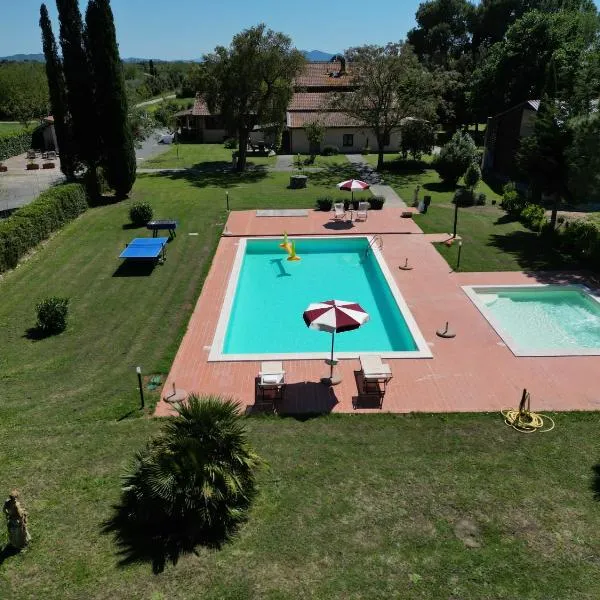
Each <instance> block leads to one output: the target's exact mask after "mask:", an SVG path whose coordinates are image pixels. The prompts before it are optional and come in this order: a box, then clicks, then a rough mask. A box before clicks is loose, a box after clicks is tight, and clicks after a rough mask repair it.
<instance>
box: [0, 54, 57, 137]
mask: <svg viewBox="0 0 600 600" xmlns="http://www.w3.org/2000/svg"><path fill="white" fill-rule="evenodd" d="M47 114H48V85H47V83H46V77H45V74H44V65H42V64H39V63H32V62H14V63H13V62H11V63H0V117H2V118H4V119H6V120H11V121H13V120H14V121H19V122H21V123H23V124H24V125H29V123H30V121H32V120H34V119H39V118H40V117H45V116H47Z"/></svg>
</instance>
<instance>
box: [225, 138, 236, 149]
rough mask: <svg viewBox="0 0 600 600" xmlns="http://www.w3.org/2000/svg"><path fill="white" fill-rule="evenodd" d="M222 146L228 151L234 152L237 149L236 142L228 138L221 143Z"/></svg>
mask: <svg viewBox="0 0 600 600" xmlns="http://www.w3.org/2000/svg"><path fill="white" fill-rule="evenodd" d="M223 146H225V148H227V149H228V150H234V149H235V148H237V147H238V141H237V140H236V139H235V138H232V137H230V138H227V139H226V140H225V141H224V142H223Z"/></svg>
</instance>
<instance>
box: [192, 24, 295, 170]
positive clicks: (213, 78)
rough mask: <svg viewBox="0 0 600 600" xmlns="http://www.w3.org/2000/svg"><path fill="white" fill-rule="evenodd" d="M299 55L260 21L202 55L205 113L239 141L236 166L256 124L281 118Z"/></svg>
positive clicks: (242, 163) (240, 167)
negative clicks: (217, 119) (217, 118)
mask: <svg viewBox="0 0 600 600" xmlns="http://www.w3.org/2000/svg"><path fill="white" fill-rule="evenodd" d="M304 62H305V59H304V57H303V56H302V54H301V53H300V52H298V50H296V49H295V48H293V47H292V41H291V40H290V38H289V37H287V36H286V35H284V34H283V33H277V32H275V31H272V30H270V29H269V30H267V28H266V26H265V25H264V24H261V25H257V26H256V27H252V28H250V29H246V30H245V31H242V32H241V33H239V34H237V35H236V36H234V38H233V40H232V42H231V44H230V46H229V47H228V48H225V47H224V46H217V47H216V48H215V51H214V52H212V53H211V54H208V55H206V56H205V57H204V67H205V69H204V77H203V83H202V88H203V89H202V92H201V93H202V95H203V96H204V99H205V101H206V103H207V105H208V108H209V110H210V112H211V113H212V114H214V115H221V117H222V118H223V119H224V121H225V124H226V126H227V127H228V128H229V129H230V130H231V131H236V132H237V135H238V140H239V155H238V161H237V170H238V171H243V170H244V169H245V168H246V151H247V145H248V137H249V134H250V132H251V131H252V129H253V128H254V127H255V126H256V125H259V124H262V125H268V124H272V123H279V122H283V120H284V118H285V111H286V109H287V106H288V103H289V101H290V99H291V97H292V94H293V88H292V82H293V80H294V78H295V77H296V75H297V74H298V73H299V72H300V70H301V69H302V67H303V66H304Z"/></svg>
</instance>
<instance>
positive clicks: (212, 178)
mask: <svg viewBox="0 0 600 600" xmlns="http://www.w3.org/2000/svg"><path fill="white" fill-rule="evenodd" d="M206 164H207V163H202V165H206ZM268 173H269V172H268V170H267V168H266V167H264V166H257V167H253V168H251V169H249V170H247V171H244V172H243V173H237V172H235V171H232V170H231V168H227V169H221V170H204V169H202V170H200V169H186V170H185V171H177V172H169V171H161V172H159V173H144V174H143V175H142V177H150V178H161V179H170V180H171V181H182V180H183V181H187V182H188V183H190V184H191V185H193V186H194V187H198V188H204V187H221V188H225V189H227V188H232V187H235V186H238V185H240V184H252V183H258V182H259V181H262V180H263V179H264V178H265V177H266V176H267V175H268Z"/></svg>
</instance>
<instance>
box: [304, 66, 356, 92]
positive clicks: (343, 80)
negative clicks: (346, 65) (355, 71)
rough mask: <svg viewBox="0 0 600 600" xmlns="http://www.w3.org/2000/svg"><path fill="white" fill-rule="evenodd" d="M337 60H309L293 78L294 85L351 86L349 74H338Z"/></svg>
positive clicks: (339, 67)
mask: <svg viewBox="0 0 600 600" xmlns="http://www.w3.org/2000/svg"><path fill="white" fill-rule="evenodd" d="M340 69H341V64H340V63H339V62H309V63H306V66H305V67H304V70H303V72H302V73H301V74H300V75H298V77H296V79H295V80H294V86H295V87H331V88H336V87H338V88H339V87H352V86H353V84H352V78H351V77H350V75H347V74H346V75H340Z"/></svg>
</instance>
